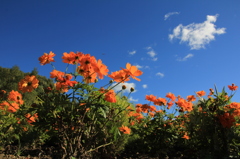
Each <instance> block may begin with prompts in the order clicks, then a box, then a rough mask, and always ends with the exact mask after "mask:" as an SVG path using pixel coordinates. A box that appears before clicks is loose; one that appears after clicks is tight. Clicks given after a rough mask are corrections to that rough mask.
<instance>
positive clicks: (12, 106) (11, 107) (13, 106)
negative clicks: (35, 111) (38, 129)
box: [0, 101, 19, 113]
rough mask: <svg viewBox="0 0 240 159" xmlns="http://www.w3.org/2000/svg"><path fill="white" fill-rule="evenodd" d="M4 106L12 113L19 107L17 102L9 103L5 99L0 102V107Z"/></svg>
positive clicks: (3, 107)
mask: <svg viewBox="0 0 240 159" xmlns="http://www.w3.org/2000/svg"><path fill="white" fill-rule="evenodd" d="M5 107H7V111H8V112H10V113H14V112H16V111H17V110H18V109H19V104H17V103H16V102H13V103H9V102H7V101H3V102H2V103H0V109H5Z"/></svg>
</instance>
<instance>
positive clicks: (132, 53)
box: [128, 50, 137, 55]
mask: <svg viewBox="0 0 240 159" xmlns="http://www.w3.org/2000/svg"><path fill="white" fill-rule="evenodd" d="M128 53H129V54H130V55H134V54H136V53H137V51H136V50H133V51H128Z"/></svg>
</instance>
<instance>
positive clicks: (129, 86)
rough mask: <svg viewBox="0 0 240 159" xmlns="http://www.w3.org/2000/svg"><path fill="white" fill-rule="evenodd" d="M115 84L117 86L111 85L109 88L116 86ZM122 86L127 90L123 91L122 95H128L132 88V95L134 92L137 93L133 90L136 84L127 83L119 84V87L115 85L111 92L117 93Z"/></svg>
mask: <svg viewBox="0 0 240 159" xmlns="http://www.w3.org/2000/svg"><path fill="white" fill-rule="evenodd" d="M116 84H117V83H113V84H112V85H111V86H114V85H116ZM122 85H125V86H126V87H127V88H126V89H125V90H124V91H123V92H124V93H125V92H127V93H129V92H130V89H131V87H133V88H134V91H133V92H132V93H134V92H136V91H137V90H136V88H135V87H136V84H135V83H127V82H125V83H120V84H119V85H117V86H116V87H114V88H113V90H114V91H115V92H118V91H120V90H122Z"/></svg>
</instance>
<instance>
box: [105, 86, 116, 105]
mask: <svg viewBox="0 0 240 159" xmlns="http://www.w3.org/2000/svg"><path fill="white" fill-rule="evenodd" d="M104 100H106V101H108V102H111V103H116V102H117V100H116V94H115V92H114V90H112V89H111V90H109V91H108V92H107V93H106V94H105V95H104Z"/></svg>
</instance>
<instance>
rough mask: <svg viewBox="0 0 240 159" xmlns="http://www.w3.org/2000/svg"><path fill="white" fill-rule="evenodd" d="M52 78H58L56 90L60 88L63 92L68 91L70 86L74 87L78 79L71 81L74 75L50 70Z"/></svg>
mask: <svg viewBox="0 0 240 159" xmlns="http://www.w3.org/2000/svg"><path fill="white" fill-rule="evenodd" d="M50 78H55V79H56V81H57V82H56V83H55V86H56V90H59V91H61V92H67V91H68V89H69V87H73V86H74V85H75V84H77V83H78V82H77V81H71V79H72V78H73V76H72V75H71V74H65V73H64V72H61V71H57V70H53V71H52V72H50Z"/></svg>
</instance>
